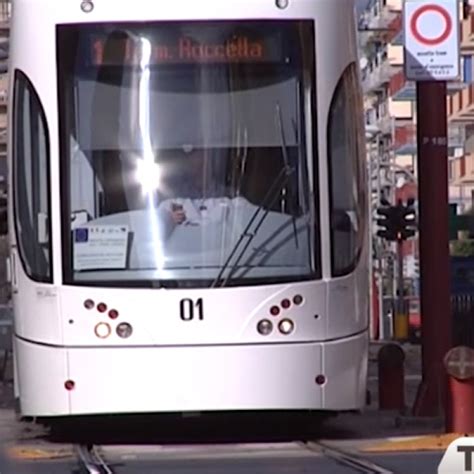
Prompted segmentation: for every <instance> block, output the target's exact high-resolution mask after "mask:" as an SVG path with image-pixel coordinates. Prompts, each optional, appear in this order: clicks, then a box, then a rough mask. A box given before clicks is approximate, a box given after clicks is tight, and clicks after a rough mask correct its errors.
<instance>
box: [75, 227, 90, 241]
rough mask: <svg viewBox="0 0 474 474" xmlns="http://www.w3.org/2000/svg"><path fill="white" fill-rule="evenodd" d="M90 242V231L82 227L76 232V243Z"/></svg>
mask: <svg viewBox="0 0 474 474" xmlns="http://www.w3.org/2000/svg"><path fill="white" fill-rule="evenodd" d="M88 240H89V229H87V228H84V227H81V228H79V229H75V231H74V241H75V242H76V243H82V242H87V241H88Z"/></svg>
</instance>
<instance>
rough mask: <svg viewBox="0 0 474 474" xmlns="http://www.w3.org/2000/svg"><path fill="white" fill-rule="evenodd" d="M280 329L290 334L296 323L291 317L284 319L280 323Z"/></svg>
mask: <svg viewBox="0 0 474 474" xmlns="http://www.w3.org/2000/svg"><path fill="white" fill-rule="evenodd" d="M278 329H279V330H280V332H281V333H282V334H285V336H287V335H288V334H291V333H292V332H293V330H294V329H295V324H294V323H293V321H292V320H291V319H282V320H281V321H280V323H279V324H278Z"/></svg>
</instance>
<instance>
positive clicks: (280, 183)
mask: <svg viewBox="0 0 474 474" xmlns="http://www.w3.org/2000/svg"><path fill="white" fill-rule="evenodd" d="M276 119H277V122H278V123H277V126H278V131H279V134H280V139H281V142H282V143H281V149H282V154H283V168H282V169H281V170H280V172H279V173H278V175H277V177H276V178H275V180H274V181H273V183H272V185H271V186H270V188H269V189H268V191H267V193H266V194H265V197H264V198H263V200H262V203H261V204H260V206H259V207H258V208H257V209H256V210H255V212H254V213H253V215H252V216H251V217H250V219H249V222H248V223H247V225H246V226H245V229H244V230H243V232H242V233H241V234H240V236H239V238H238V240H237V242H236V243H235V245H234V247H233V248H232V251H231V252H230V254H229V256H228V257H227V259H226V261H225V263H224V265H223V266H222V268H221V270H220V272H219V274H218V275H217V277H216V278H215V280H214V281H213V282H212V285H211V288H215V287H216V286H217V284H218V282H219V281H220V280H221V278H222V276H223V275H224V272H225V271H226V270H227V268H228V267H229V265H230V262H231V260H232V258H233V257H234V255H235V254H236V253H237V251H238V250H239V247H240V245H241V243H242V242H243V241H244V239H245V238H247V239H248V240H247V242H246V243H245V245H244V248H243V249H242V251H241V252H240V254H239V256H238V257H237V258H236V260H235V262H234V264H233V265H232V267H231V268H230V270H229V273H228V275H227V277H226V278H225V279H224V280H223V281H222V284H221V287H224V286H225V285H226V284H227V282H228V281H229V279H230V277H231V276H232V274H233V273H234V272H235V269H236V268H237V267H238V265H239V263H240V261H241V259H242V257H243V256H244V254H245V252H246V251H247V249H248V247H249V245H250V243H251V242H252V240H253V238H254V237H255V236H256V235H257V233H258V231H259V229H260V227H261V225H262V224H263V222H264V221H265V218H266V217H267V215H268V214H269V212H270V209H271V208H272V207H273V205H274V204H275V202H276V201H277V199H278V197H279V195H280V192H281V190H282V189H283V187H284V186H285V185H286V184H287V183H288V182H289V180H290V176H291V175H292V174H293V173H294V172H295V168H294V167H293V168H292V167H291V166H290V164H289V159H288V150H287V146H286V139H285V134H284V130H283V121H282V119H281V111H280V106H279V104H278V103H277V104H276ZM264 208H266V209H265V210H264V212H263V214H262V215H261V217H260V218H259V221H258V223H257V225H256V227H255V229H254V230H253V231H251V230H250V229H251V227H252V224H253V223H254V222H255V221H256V220H257V217H258V216H259V214H260V213H261V211H262V210H263V209H264ZM293 231H294V235H295V240H296V246H298V237H297V229H296V219H295V216H294V215H293Z"/></svg>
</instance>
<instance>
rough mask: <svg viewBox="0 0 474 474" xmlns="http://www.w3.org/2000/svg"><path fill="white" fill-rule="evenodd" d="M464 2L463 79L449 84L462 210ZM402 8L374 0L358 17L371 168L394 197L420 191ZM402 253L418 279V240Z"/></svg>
mask: <svg viewBox="0 0 474 474" xmlns="http://www.w3.org/2000/svg"><path fill="white" fill-rule="evenodd" d="M459 4H460V11H461V18H462V21H461V71H462V80H461V81H458V82H449V83H448V96H447V108H448V124H449V127H448V150H449V195H450V202H452V203H456V204H458V211H461V212H462V211H464V210H466V209H468V208H470V207H471V205H472V203H473V202H474V83H473V82H474V80H473V61H472V55H473V54H474V12H473V13H470V14H466V11H465V10H464V9H463V2H462V0H460V2H459ZM402 8H403V0H369V1H368V4H367V6H366V8H365V10H364V11H363V12H362V15H361V17H360V22H359V27H360V29H361V30H362V31H361V36H360V50H361V73H362V80H363V88H364V96H365V99H364V100H365V114H366V126H367V130H368V132H369V133H368V137H369V141H370V142H371V145H370V147H369V149H370V150H371V154H370V160H371V162H372V163H371V168H372V170H374V169H375V172H374V173H373V177H374V178H375V179H376V180H378V181H379V182H378V183H374V182H373V183H372V189H373V190H374V189H376V190H377V192H374V196H376V197H377V199H379V198H380V193H382V194H383V195H385V197H387V198H388V199H389V200H391V201H392V202H395V201H396V200H397V199H403V200H405V199H407V198H408V197H411V196H413V197H416V194H417V186H416V174H417V167H416V157H417V144H416V84H415V82H413V81H409V80H407V79H406V77H405V73H404V50H403V25H402ZM380 181H382V183H380ZM377 205H378V203H377ZM403 253H404V255H405V265H406V268H405V271H406V275H407V276H409V277H411V278H414V279H416V278H417V277H418V264H417V262H418V245H417V241H416V240H411V241H408V242H406V243H405V244H404V248H403Z"/></svg>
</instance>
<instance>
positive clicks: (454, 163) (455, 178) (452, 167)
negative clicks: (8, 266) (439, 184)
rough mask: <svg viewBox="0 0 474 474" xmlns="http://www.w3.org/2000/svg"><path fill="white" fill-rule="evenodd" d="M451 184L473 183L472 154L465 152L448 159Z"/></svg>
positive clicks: (473, 158) (473, 165)
mask: <svg viewBox="0 0 474 474" xmlns="http://www.w3.org/2000/svg"><path fill="white" fill-rule="evenodd" d="M449 171H450V173H449V174H450V179H449V184H450V185H451V186H462V185H467V184H474V155H472V154H467V155H463V156H459V157H457V158H454V159H451V160H449Z"/></svg>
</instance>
